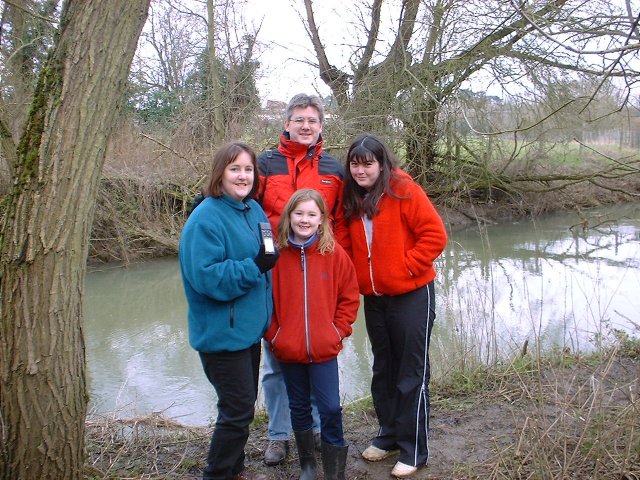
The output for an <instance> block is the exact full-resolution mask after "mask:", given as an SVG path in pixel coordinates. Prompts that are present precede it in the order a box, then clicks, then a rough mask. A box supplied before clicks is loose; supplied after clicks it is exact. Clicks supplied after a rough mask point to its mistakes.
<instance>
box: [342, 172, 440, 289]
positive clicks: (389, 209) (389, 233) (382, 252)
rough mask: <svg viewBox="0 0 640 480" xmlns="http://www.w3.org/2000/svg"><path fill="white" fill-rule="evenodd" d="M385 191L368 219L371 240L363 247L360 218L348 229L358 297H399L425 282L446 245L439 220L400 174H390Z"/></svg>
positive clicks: (423, 196) (415, 186)
mask: <svg viewBox="0 0 640 480" xmlns="http://www.w3.org/2000/svg"><path fill="white" fill-rule="evenodd" d="M390 185H391V190H392V191H393V192H394V194H395V197H392V196H391V195H389V194H388V193H387V192H385V193H384V194H383V195H382V197H381V198H380V201H379V203H378V210H379V212H378V214H377V215H375V216H374V217H373V241H372V242H371V246H369V245H368V243H367V237H366V233H365V225H364V220H363V219H357V220H353V221H351V222H350V223H349V225H348V227H347V228H348V231H349V238H350V246H349V247H348V249H349V254H350V255H351V259H352V260H353V264H354V265H355V267H356V273H357V275H358V285H359V286H360V293H362V294H363V295H400V294H402V293H407V292H410V291H412V290H415V289H417V288H419V287H423V286H425V285H426V284H427V283H429V282H431V281H432V280H433V279H434V278H435V276H436V271H435V269H434V268H433V262H434V260H435V259H436V258H437V257H438V256H439V255H440V254H441V253H442V251H443V250H444V247H445V246H446V244H447V233H446V230H445V228H444V224H443V223H442V219H441V218H440V215H439V214H438V212H437V211H436V209H435V207H434V206H433V204H432V203H431V201H430V200H429V198H428V197H427V194H426V193H425V191H424V190H423V189H422V187H420V185H418V184H417V183H415V182H414V181H413V179H412V178H411V177H410V176H409V175H408V174H407V173H405V172H403V171H402V170H400V169H394V174H393V176H392V178H391V184H390Z"/></svg>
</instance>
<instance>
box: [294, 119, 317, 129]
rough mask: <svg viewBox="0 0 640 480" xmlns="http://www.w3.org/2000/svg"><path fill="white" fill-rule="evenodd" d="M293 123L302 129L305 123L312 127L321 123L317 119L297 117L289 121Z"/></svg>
mask: <svg viewBox="0 0 640 480" xmlns="http://www.w3.org/2000/svg"><path fill="white" fill-rule="evenodd" d="M289 121H290V122H291V123H294V124H295V125H297V126H299V127H301V126H302V125H304V122H307V123H308V124H309V125H310V126H312V127H313V126H316V125H318V124H319V123H320V120H319V119H317V118H313V117H312V118H302V117H296V118H292V119H291V120H289Z"/></svg>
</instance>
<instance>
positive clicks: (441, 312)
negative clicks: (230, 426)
mask: <svg viewBox="0 0 640 480" xmlns="http://www.w3.org/2000/svg"><path fill="white" fill-rule="evenodd" d="M585 213H586V216H587V218H588V222H587V223H586V224H584V223H583V219H582V218H579V217H578V216H577V215H576V214H574V213H562V214H555V215H551V216H548V217H545V218H542V219H536V220H535V221H529V220H521V221H517V222H513V223H506V224H500V225H493V226H488V227H481V228H480V227H478V228H467V229H464V230H460V231H455V232H453V233H451V234H450V239H449V244H448V246H447V249H446V250H445V252H444V254H443V255H442V256H441V257H440V258H439V259H438V261H437V265H436V267H437V270H438V272H439V273H438V278H437V280H436V297H437V309H436V311H437V319H436V324H435V327H434V331H433V337H432V347H431V363H432V369H433V375H434V376H438V375H445V374H446V373H447V372H448V371H451V370H452V369H455V368H457V367H459V366H462V365H469V364H474V363H478V362H480V363H488V364H491V363H493V362H498V361H502V360H505V359H510V358H512V357H513V356H514V355H517V354H518V353H519V352H521V351H522V349H523V347H524V346H525V345H526V347H527V349H528V351H529V352H537V351H549V350H550V349H566V350H567V351H570V352H589V351H593V350H594V349H597V348H600V347H602V346H606V345H609V344H610V343H611V340H612V338H613V337H614V336H615V335H616V332H623V333H622V334H623V335H625V334H626V335H632V336H640V313H638V312H640V268H638V267H640V204H629V205H622V206H617V207H614V208H607V209H597V210H591V211H588V212H585ZM583 225H588V228H583ZM84 315H85V322H86V327H85V332H86V340H87V359H88V376H89V388H90V398H91V400H90V413H98V414H104V415H110V416H115V417H133V416H138V415H149V414H155V413H157V414H162V415H164V416H166V417H169V418H172V419H174V420H176V421H179V422H181V423H184V424H188V425H206V424H208V423H209V422H210V421H212V419H213V418H214V417H215V409H216V407H215V402H216V400H215V394H214V392H213V389H212V387H211V386H210V385H209V383H208V382H207V381H206V379H205V376H204V374H203V372H202V368H201V366H200V362H199V359H198V356H197V354H196V353H195V352H194V351H193V350H192V349H191V348H190V347H189V344H188V336H187V331H186V302H185V298H184V293H183V290H182V284H181V280H180V273H179V268H178V263H177V259H176V258H166V259H160V260H154V261H149V262H145V263H141V264H136V265H130V266H128V267H127V268H120V267H118V266H115V265H107V266H103V267H101V268H100V269H98V270H93V271H91V272H90V273H89V274H88V275H87V280H86V288H85V298H84ZM618 334H619V333H618ZM371 360H372V359H371V352H370V349H369V344H368V339H367V336H366V331H365V328H364V320H363V318H362V314H360V315H359V318H358V320H357V321H356V323H355V325H354V333H353V335H352V336H351V337H350V338H349V339H347V340H346V341H345V345H344V350H343V352H342V353H341V354H340V357H339V365H340V375H341V393H342V396H343V397H344V400H345V401H352V400H355V399H357V398H360V397H363V396H365V395H368V393H369V381H370V378H371V371H370V370H371V367H370V365H371Z"/></svg>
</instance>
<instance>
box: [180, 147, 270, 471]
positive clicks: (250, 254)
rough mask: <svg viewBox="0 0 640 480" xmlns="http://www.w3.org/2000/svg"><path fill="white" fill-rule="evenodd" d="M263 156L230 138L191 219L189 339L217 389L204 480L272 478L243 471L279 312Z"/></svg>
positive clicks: (184, 269)
mask: <svg viewBox="0 0 640 480" xmlns="http://www.w3.org/2000/svg"><path fill="white" fill-rule="evenodd" d="M256 171H257V164H256V155H255V153H254V152H253V150H252V149H251V148H250V147H248V146H246V145H244V144H241V143H230V144H227V145H225V146H223V147H222V148H221V149H220V150H218V151H217V152H216V154H215V156H214V158H213V164H212V168H211V175H210V179H209V184H208V186H207V188H206V189H205V192H204V193H205V199H204V200H203V201H202V202H201V203H200V204H199V205H198V206H197V208H195V209H194V211H193V212H192V213H191V215H190V216H189V218H188V220H187V222H186V223H185V226H184V229H183V231H182V236H181V238H180V248H179V260H180V271H181V273H182V281H183V284H184V290H185V294H186V297H187V304H188V309H189V312H188V322H189V342H190V344H191V346H192V347H193V348H194V349H195V350H197V351H198V353H199V355H200V360H201V361H202V366H203V368H204V371H205V374H206V375H207V378H208V379H209V381H210V382H211V384H212V385H213V387H214V388H215V390H216V393H217V395H218V418H217V420H216V428H215V430H214V432H213V435H212V437H211V444H210V447H209V454H208V456H207V465H206V467H205V469H204V472H203V478H204V479H211V480H228V479H234V480H242V479H254V480H259V479H266V478H267V477H266V476H264V475H262V474H250V473H248V472H246V471H244V447H245V445H246V442H247V439H248V437H249V424H250V423H251V421H252V420H253V415H254V408H255V401H256V397H257V393H258V375H259V368H260V340H261V338H262V335H263V334H264V332H265V331H266V329H267V328H268V327H269V321H270V318H271V313H272V310H273V300H272V287H271V272H269V270H271V268H273V266H274V265H275V262H276V260H277V258H278V253H277V252H276V253H275V254H271V255H269V254H266V253H265V251H264V247H263V246H261V245H262V241H261V237H260V233H259V226H258V224H259V223H260V222H268V219H267V217H266V215H265V214H264V211H263V210H262V208H261V207H260V205H258V203H257V202H255V201H254V200H251V198H252V197H253V195H254V194H255V192H256V191H257V188H258V177H257V176H256Z"/></svg>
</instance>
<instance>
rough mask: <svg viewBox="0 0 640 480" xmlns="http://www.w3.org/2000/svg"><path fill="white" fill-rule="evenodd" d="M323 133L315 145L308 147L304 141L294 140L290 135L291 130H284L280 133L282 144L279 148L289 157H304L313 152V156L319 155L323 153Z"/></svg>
mask: <svg viewBox="0 0 640 480" xmlns="http://www.w3.org/2000/svg"><path fill="white" fill-rule="evenodd" d="M322 142H323V139H322V134H320V136H319V137H318V142H317V143H316V144H315V145H312V146H310V147H308V146H307V145H303V144H302V143H298V142H294V141H293V140H291V138H290V136H289V132H287V131H284V132H282V134H281V135H280V145H279V146H278V150H280V152H281V153H282V154H283V155H284V156H285V157H289V158H302V157H304V156H307V155H309V154H311V156H312V157H314V158H315V157H319V156H320V154H321V153H322Z"/></svg>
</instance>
